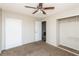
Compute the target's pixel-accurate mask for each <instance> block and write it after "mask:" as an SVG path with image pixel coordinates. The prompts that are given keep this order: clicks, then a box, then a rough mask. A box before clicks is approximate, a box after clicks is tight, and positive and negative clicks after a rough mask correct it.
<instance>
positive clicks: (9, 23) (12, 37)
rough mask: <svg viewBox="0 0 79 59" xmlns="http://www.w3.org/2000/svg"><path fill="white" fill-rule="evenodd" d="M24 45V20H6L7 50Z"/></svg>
mask: <svg viewBox="0 0 79 59" xmlns="http://www.w3.org/2000/svg"><path fill="white" fill-rule="evenodd" d="M21 44H22V20H18V19H13V18H6V21H5V49H9V48H13V47H16V46H19V45H21Z"/></svg>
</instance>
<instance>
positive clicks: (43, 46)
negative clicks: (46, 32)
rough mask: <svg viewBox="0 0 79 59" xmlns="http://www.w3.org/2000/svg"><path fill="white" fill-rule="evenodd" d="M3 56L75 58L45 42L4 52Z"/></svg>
mask: <svg viewBox="0 0 79 59" xmlns="http://www.w3.org/2000/svg"><path fill="white" fill-rule="evenodd" d="M0 55H1V56H75V55H74V54H71V53H69V52H67V51H64V50H61V49H59V48H57V47H54V46H51V45H49V44H47V43H44V42H35V43H30V44H26V45H23V46H19V47H16V48H12V49H9V50H6V51H3V52H2V54H0Z"/></svg>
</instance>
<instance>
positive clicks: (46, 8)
mask: <svg viewBox="0 0 79 59" xmlns="http://www.w3.org/2000/svg"><path fill="white" fill-rule="evenodd" d="M43 9H44V10H48V9H55V7H45V8H43Z"/></svg>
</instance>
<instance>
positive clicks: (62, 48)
mask: <svg viewBox="0 0 79 59" xmlns="http://www.w3.org/2000/svg"><path fill="white" fill-rule="evenodd" d="M57 48H59V49H62V50H65V51H67V52H69V53H72V54H75V55H77V56H79V54H77V53H74V52H71V51H69V50H67V49H64V48H61V47H57Z"/></svg>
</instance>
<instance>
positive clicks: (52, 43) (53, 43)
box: [46, 41, 58, 47]
mask: <svg viewBox="0 0 79 59" xmlns="http://www.w3.org/2000/svg"><path fill="white" fill-rule="evenodd" d="M46 43H48V44H50V45H53V46H56V47H57V46H58V45H57V44H56V43H55V42H49V41H46Z"/></svg>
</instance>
